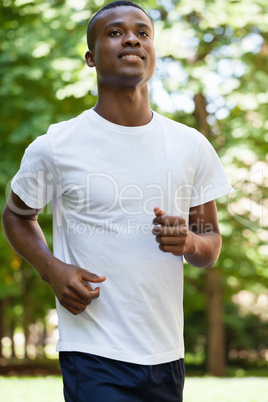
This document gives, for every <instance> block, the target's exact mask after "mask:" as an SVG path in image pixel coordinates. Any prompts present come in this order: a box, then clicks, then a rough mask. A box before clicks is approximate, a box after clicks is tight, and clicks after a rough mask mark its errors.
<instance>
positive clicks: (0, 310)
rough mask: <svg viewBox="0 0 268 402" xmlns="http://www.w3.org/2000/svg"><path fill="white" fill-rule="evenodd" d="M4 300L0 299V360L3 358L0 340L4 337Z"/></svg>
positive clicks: (0, 341)
mask: <svg viewBox="0 0 268 402" xmlns="http://www.w3.org/2000/svg"><path fill="white" fill-rule="evenodd" d="M4 303H5V302H4V300H2V299H0V358H1V357H3V348H2V339H3V338H4V336H5V320H4V317H5V315H4Z"/></svg>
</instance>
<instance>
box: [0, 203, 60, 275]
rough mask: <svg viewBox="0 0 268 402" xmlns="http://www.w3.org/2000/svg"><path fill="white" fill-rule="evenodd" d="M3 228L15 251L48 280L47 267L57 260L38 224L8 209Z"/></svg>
mask: <svg viewBox="0 0 268 402" xmlns="http://www.w3.org/2000/svg"><path fill="white" fill-rule="evenodd" d="M2 226H3V230H4V233H5V235H6V238H7V240H8V242H9V243H10V245H11V246H12V247H13V249H14V250H15V251H16V252H17V253H18V254H19V255H20V256H21V257H22V258H23V259H24V260H26V261H27V262H28V263H29V264H31V265H32V266H33V267H34V268H35V269H36V270H37V271H38V272H39V274H40V275H41V277H42V278H43V279H44V280H46V273H47V267H48V265H49V263H50V262H51V261H52V260H53V259H55V257H54V256H53V254H52V253H51V251H50V249H49V248H48V246H47V243H46V239H45V236H44V234H43V232H42V230H41V228H40V226H39V224H38V222H37V220H30V219H26V218H22V217H19V216H17V215H15V214H14V213H12V211H10V209H9V208H8V207H6V208H5V209H4V211H3V215H2Z"/></svg>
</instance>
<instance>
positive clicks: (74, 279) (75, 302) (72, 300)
mask: <svg viewBox="0 0 268 402" xmlns="http://www.w3.org/2000/svg"><path fill="white" fill-rule="evenodd" d="M105 280H106V278H105V276H98V275H96V274H93V273H91V272H88V271H86V270H85V269H83V268H79V267H77V266H75V265H70V264H65V263H64V262H62V261H60V260H57V259H56V264H54V263H53V267H52V268H51V269H50V270H49V273H48V278H47V282H48V283H49V284H50V286H51V287H52V289H53V291H54V293H55V295H56V296H57V298H58V300H59V302H60V304H61V305H62V306H63V307H65V308H66V309H67V310H68V311H70V312H71V313H72V314H75V315H77V314H80V313H82V312H83V311H84V310H85V309H86V307H87V306H88V305H89V304H90V303H91V302H92V300H94V299H96V298H98V297H99V295H100V288H99V287H96V288H95V289H92V287H91V286H90V285H89V283H88V282H92V283H101V282H104V281H105Z"/></svg>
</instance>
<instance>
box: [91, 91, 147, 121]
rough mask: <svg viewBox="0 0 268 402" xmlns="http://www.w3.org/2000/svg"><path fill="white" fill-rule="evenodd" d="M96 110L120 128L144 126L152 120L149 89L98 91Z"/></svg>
mask: <svg viewBox="0 0 268 402" xmlns="http://www.w3.org/2000/svg"><path fill="white" fill-rule="evenodd" d="M98 93H99V96H98V101H97V103H96V106H95V108H94V110H95V111H96V112H97V113H98V114H99V115H100V116H101V117H103V118H104V119H106V120H108V121H110V122H112V123H114V124H118V125H120V126H132V127H133V126H143V125H145V124H148V123H149V122H150V121H151V119H152V112H151V108H150V100H149V93H148V88H147V86H146V88H144V89H143V90H139V91H138V90H137V89H129V88H126V89H124V90H114V91H110V90H109V91H106V90H105V89H104V88H99V89H98Z"/></svg>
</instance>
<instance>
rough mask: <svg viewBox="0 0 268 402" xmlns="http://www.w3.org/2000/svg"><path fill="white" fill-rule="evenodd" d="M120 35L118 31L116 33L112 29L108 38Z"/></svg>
mask: <svg viewBox="0 0 268 402" xmlns="http://www.w3.org/2000/svg"><path fill="white" fill-rule="evenodd" d="M120 35H121V33H120V32H119V31H117V30H116V29H114V30H113V31H111V32H110V33H109V36H120Z"/></svg>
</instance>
